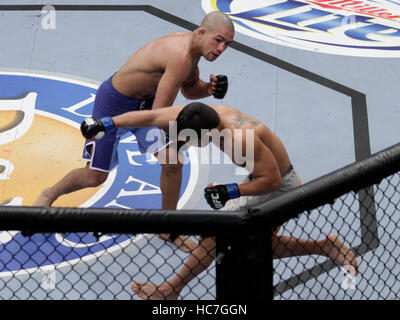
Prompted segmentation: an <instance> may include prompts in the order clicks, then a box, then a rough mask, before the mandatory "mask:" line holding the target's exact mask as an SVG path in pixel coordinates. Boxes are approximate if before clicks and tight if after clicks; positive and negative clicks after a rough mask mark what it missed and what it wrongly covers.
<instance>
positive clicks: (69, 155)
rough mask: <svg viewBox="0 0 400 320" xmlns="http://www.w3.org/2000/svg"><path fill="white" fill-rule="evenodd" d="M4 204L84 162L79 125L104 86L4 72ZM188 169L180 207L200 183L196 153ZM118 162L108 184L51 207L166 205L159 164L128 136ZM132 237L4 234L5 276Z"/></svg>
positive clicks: (0, 96)
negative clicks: (160, 182)
mask: <svg viewBox="0 0 400 320" xmlns="http://www.w3.org/2000/svg"><path fill="white" fill-rule="evenodd" d="M0 87H1V88H2V90H1V92H0V114H1V117H0V203H2V204H3V205H24V206H30V205H32V203H33V201H34V200H35V199H36V197H37V196H38V194H39V193H40V191H41V190H43V189H44V188H46V187H49V186H51V185H53V184H54V183H56V182H57V181H58V180H59V179H61V178H62V177H63V176H64V175H65V174H67V173H68V172H69V171H70V170H72V169H74V168H80V167H83V166H84V165H85V164H86V163H85V162H83V161H82V160H81V157H82V152H83V145H84V139H83V137H82V136H81V133H80V130H79V126H80V124H81V122H82V120H83V119H84V118H85V117H87V116H90V115H91V113H92V108H93V102H94V99H95V95H96V90H97V88H98V84H95V83H90V82H88V81H82V80H74V79H70V78H67V77H63V76H55V75H45V74H37V73H27V72H0ZM187 157H188V160H189V161H186V164H185V165H184V167H183V177H182V187H181V195H180V201H179V204H178V208H182V207H183V206H185V205H186V203H187V202H188V200H189V198H190V196H191V194H192V192H193V190H194V186H195V184H196V181H197V177H198V175H197V166H196V165H195V164H193V163H192V161H190V160H191V153H190V152H189V154H188V155H187ZM118 158H119V166H117V168H115V169H114V170H113V171H112V172H111V173H110V175H109V178H108V179H107V181H106V182H105V183H104V185H103V186H101V187H98V188H94V189H86V190H81V191H78V192H74V193H71V194H69V195H65V196H62V197H60V199H58V200H57V201H56V202H55V203H54V204H53V206H60V207H101V208H123V209H135V208H137V209H160V208H161V190H160V186H159V180H160V173H161V166H160V165H159V164H158V162H157V160H156V159H155V158H154V157H153V156H152V155H145V154H141V153H140V152H139V148H138V144H137V142H136V138H135V136H134V135H132V134H131V133H127V134H126V135H125V136H123V138H122V139H121V142H120V144H119V147H118ZM137 238H139V237H135V236H134V235H103V236H101V237H100V238H96V237H94V236H93V235H92V234H89V233H70V234H34V235H33V236H30V237H25V236H23V235H22V234H21V233H20V232H19V231H0V276H2V275H7V274H10V273H14V272H16V271H19V272H20V271H21V270H27V271H28V272H34V271H35V270H36V269H37V268H39V267H44V266H51V265H56V266H57V267H60V266H62V265H63V264H66V263H69V264H71V263H74V262H78V261H79V260H82V259H83V260H85V261H87V260H88V259H91V258H94V257H95V256H98V255H99V254H102V253H105V254H106V253H107V252H111V251H115V250H120V249H121V248H123V247H124V246H126V245H128V244H129V243H132V241H136V240H135V239H137Z"/></svg>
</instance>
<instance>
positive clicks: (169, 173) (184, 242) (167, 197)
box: [155, 145, 197, 253]
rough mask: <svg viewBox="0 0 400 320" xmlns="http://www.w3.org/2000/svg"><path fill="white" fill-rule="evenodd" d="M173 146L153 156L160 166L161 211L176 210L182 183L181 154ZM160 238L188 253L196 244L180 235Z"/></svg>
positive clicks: (165, 235) (163, 235) (167, 235)
mask: <svg viewBox="0 0 400 320" xmlns="http://www.w3.org/2000/svg"><path fill="white" fill-rule="evenodd" d="M179 152H180V154H179V156H178V150H177V149H176V147H175V146H172V145H169V146H168V147H166V148H164V149H162V150H160V151H159V152H158V153H156V154H155V156H156V158H157V159H158V161H159V162H160V164H161V176H160V189H161V193H162V209H163V210H176V209H177V206H178V201H179V194H180V190H181V183H182V167H183V162H184V161H183V160H184V159H183V158H182V156H183V154H182V152H181V151H179ZM160 238H161V239H163V240H166V241H171V242H173V243H174V244H175V245H176V246H177V247H178V248H179V249H181V250H182V251H184V252H186V253H189V252H191V251H192V250H194V249H195V248H196V246H197V243H196V242H195V241H193V240H192V239H190V238H187V237H185V236H180V235H173V236H172V237H171V235H170V234H161V235H160Z"/></svg>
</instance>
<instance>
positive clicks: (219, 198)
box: [204, 183, 240, 209]
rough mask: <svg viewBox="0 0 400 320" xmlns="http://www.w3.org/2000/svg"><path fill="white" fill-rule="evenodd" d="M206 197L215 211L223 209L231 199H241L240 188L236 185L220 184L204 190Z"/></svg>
mask: <svg viewBox="0 0 400 320" xmlns="http://www.w3.org/2000/svg"><path fill="white" fill-rule="evenodd" d="M204 197H205V198H206V200H207V202H208V204H209V205H210V207H211V208H213V209H221V208H223V207H224V206H225V204H226V202H227V201H228V200H230V199H235V198H239V197H240V192H239V187H238V185H237V184H236V183H230V184H219V185H216V186H213V187H211V188H205V189H204Z"/></svg>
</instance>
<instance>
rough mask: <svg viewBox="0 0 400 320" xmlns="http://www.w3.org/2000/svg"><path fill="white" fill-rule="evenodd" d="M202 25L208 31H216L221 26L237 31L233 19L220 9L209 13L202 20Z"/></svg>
mask: <svg viewBox="0 0 400 320" xmlns="http://www.w3.org/2000/svg"><path fill="white" fill-rule="evenodd" d="M201 26H202V27H204V28H205V29H206V30H207V31H214V30H217V29H219V28H223V29H227V30H231V31H235V28H234V26H233V23H232V20H231V19H230V18H229V17H228V16H227V15H226V14H225V13H222V12H219V11H213V12H210V13H209V14H207V15H206V16H205V18H204V19H203V21H202V22H201Z"/></svg>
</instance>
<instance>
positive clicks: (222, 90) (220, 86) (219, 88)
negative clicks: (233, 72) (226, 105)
mask: <svg viewBox="0 0 400 320" xmlns="http://www.w3.org/2000/svg"><path fill="white" fill-rule="evenodd" d="M227 91H228V77H227V76H225V75H222V74H219V75H217V82H216V83H215V91H214V94H213V96H214V98H215V99H223V98H224V97H225V94H226V92H227Z"/></svg>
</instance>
